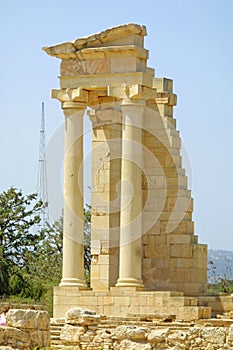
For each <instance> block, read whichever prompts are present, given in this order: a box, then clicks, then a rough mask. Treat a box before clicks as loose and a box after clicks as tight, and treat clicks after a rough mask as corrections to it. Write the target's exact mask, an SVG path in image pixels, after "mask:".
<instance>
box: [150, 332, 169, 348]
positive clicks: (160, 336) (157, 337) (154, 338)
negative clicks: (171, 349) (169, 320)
mask: <svg viewBox="0 0 233 350" xmlns="http://www.w3.org/2000/svg"><path fill="white" fill-rule="evenodd" d="M168 335H169V329H168V328H164V329H155V330H152V331H151V332H150V333H149V335H148V337H147V340H148V341H149V342H150V343H151V344H152V345H153V346H158V345H159V344H161V343H164V344H165V340H166V338H167V336H168Z"/></svg>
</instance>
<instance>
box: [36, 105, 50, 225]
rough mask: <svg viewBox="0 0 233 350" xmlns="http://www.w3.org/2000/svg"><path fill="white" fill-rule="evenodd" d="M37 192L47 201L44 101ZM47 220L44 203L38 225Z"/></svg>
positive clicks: (46, 209)
mask: <svg viewBox="0 0 233 350" xmlns="http://www.w3.org/2000/svg"><path fill="white" fill-rule="evenodd" d="M37 193H38V198H39V199H40V200H42V201H43V203H44V204H46V203H48V189H47V171H46V134H45V113H44V102H42V109H41V126H40V148H39V163H38V174H37ZM48 221H49V211H48V206H47V205H46V206H45V207H44V208H43V209H42V211H41V222H40V226H41V227H42V228H45V225H46V222H48Z"/></svg>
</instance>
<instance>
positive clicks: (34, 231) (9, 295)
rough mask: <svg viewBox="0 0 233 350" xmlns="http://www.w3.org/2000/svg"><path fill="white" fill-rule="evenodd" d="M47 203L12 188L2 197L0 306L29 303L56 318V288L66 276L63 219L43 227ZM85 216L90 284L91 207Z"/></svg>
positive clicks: (86, 270) (85, 257)
mask: <svg viewBox="0 0 233 350" xmlns="http://www.w3.org/2000/svg"><path fill="white" fill-rule="evenodd" d="M42 209H43V203H42V202H41V201H39V200H37V195H36V194H30V195H24V194H23V193H22V191H20V190H17V189H16V188H13V187H11V188H10V189H9V190H7V191H3V192H2V193H1V194H0V303H7V304H9V305H15V304H26V305H27V304H28V305H32V304H33V305H37V306H38V308H43V309H47V310H48V311H49V312H50V314H51V315H52V300H53V287H54V286H57V285H58V284H59V282H60V280H61V274H62V239H63V218H62V216H61V217H60V218H59V219H58V220H57V221H55V222H54V223H53V224H50V223H47V224H46V227H45V228H41V226H40V220H41V219H40V213H41V210H42ZM84 214H85V220H84V222H85V225H84V227H85V252H84V266H85V277H86V280H87V283H88V284H89V283H90V274H89V270H90V262H91V255H90V218H91V212H90V207H87V208H86V209H85V210H84Z"/></svg>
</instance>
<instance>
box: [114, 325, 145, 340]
mask: <svg viewBox="0 0 233 350" xmlns="http://www.w3.org/2000/svg"><path fill="white" fill-rule="evenodd" d="M148 331H149V330H148V329H147V328H142V327H137V326H118V327H116V329H115V330H114V331H113V332H112V339H130V340H136V341H137V340H145V339H146V338H147V333H148Z"/></svg>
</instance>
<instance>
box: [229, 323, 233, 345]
mask: <svg viewBox="0 0 233 350" xmlns="http://www.w3.org/2000/svg"><path fill="white" fill-rule="evenodd" d="M228 344H229V346H232V347H233V325H231V326H230V328H229V333H228Z"/></svg>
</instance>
